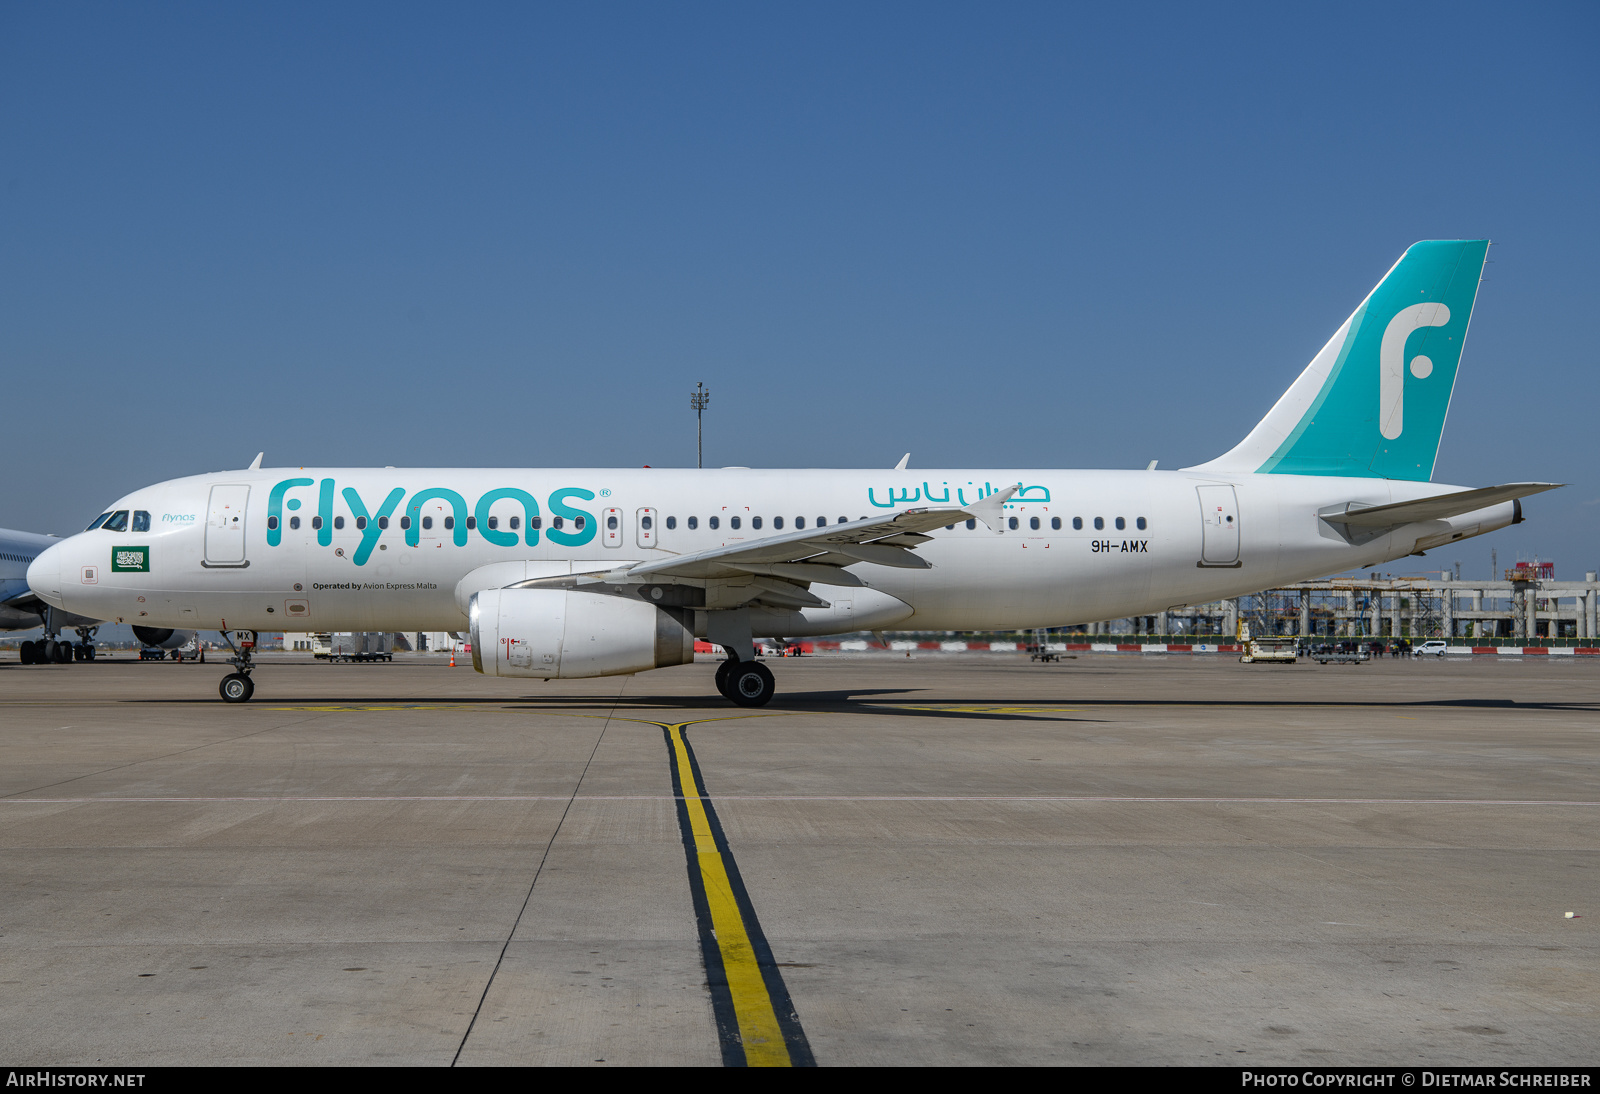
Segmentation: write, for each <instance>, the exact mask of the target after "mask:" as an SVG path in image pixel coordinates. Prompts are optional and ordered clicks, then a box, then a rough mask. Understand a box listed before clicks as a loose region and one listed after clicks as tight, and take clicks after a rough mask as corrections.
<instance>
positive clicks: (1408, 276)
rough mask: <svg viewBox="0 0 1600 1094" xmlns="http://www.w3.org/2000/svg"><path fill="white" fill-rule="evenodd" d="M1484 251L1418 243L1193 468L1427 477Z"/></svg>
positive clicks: (1463, 243)
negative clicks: (1293, 374) (1256, 416)
mask: <svg viewBox="0 0 1600 1094" xmlns="http://www.w3.org/2000/svg"><path fill="white" fill-rule="evenodd" d="M1488 252H1489V241H1488V240H1486V239H1467V240H1429V241H1426V242H1422V243H1415V244H1412V245H1411V247H1410V248H1408V249H1407V250H1406V253H1405V254H1403V255H1401V256H1400V261H1399V262H1396V263H1395V264H1394V267H1393V268H1392V269H1391V270H1390V271H1389V272H1388V273H1387V274H1385V275H1384V278H1383V280H1382V281H1380V282H1378V286H1377V288H1375V289H1373V290H1372V292H1371V293H1370V294H1368V296H1367V298H1366V300H1364V301H1362V303H1361V306H1360V307H1359V308H1357V309H1356V310H1355V314H1354V315H1352V316H1350V318H1349V319H1346V320H1345V321H1344V325H1343V326H1342V327H1340V328H1339V330H1338V332H1337V333H1335V334H1334V336H1333V338H1332V339H1331V340H1329V342H1328V344H1327V345H1326V346H1324V347H1322V351H1321V352H1320V353H1318V354H1317V355H1316V357H1314V358H1313V359H1312V361H1311V364H1310V365H1308V366H1306V370H1305V371H1304V372H1302V373H1301V374H1300V377H1299V379H1297V380H1295V382H1294V383H1293V384H1292V385H1291V386H1290V387H1289V390H1288V391H1286V392H1284V394H1283V397H1282V398H1280V399H1279V400H1278V401H1277V403H1276V404H1275V405H1274V406H1273V408H1272V409H1271V410H1270V411H1269V412H1268V413H1267V416H1266V417H1265V418H1263V419H1261V421H1260V422H1259V423H1258V424H1257V425H1256V427H1255V428H1254V429H1252V430H1251V431H1250V435H1249V436H1247V437H1246V438H1245V439H1244V440H1243V441H1241V442H1239V444H1238V445H1237V446H1236V447H1235V448H1234V449H1233V450H1232V451H1230V452H1228V453H1227V454H1225V455H1223V456H1220V457H1218V458H1217V459H1215V460H1212V461H1211V462H1210V463H1206V464H1201V465H1200V467H1199V468H1196V469H1195V470H1209V471H1218V472H1228V473H1235V474H1237V473H1241V472H1245V473H1248V472H1256V473H1260V474H1278V475H1352V476H1359V477H1363V478H1381V479H1411V480H1414V481H1420V482H1426V481H1427V480H1429V479H1431V478H1432V477H1433V464H1434V459H1435V458H1436V457H1437V456H1438V453H1439V439H1440V437H1441V436H1442V435H1443V433H1444V421H1445V415H1446V414H1447V413H1448V412H1449V410H1450V395H1451V393H1452V392H1453V391H1454V390H1455V384H1456V368H1457V366H1458V365H1459V364H1460V363H1461V347H1462V345H1463V343H1465V342H1466V338H1467V324H1468V322H1469V321H1470V320H1471V318H1472V305H1473V302H1474V301H1475V300H1476V299H1477V296H1478V282H1479V279H1480V278H1481V276H1482V273H1483V264H1484V260H1485V258H1486V257H1487V256H1488Z"/></svg>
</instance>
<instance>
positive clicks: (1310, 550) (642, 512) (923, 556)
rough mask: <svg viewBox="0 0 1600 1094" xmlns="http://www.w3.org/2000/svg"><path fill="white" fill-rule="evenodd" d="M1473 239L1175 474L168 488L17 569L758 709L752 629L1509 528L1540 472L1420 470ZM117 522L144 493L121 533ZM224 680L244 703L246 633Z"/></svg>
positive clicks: (1004, 602)
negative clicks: (1496, 476)
mask: <svg viewBox="0 0 1600 1094" xmlns="http://www.w3.org/2000/svg"><path fill="white" fill-rule="evenodd" d="M1487 249H1488V241H1486V240H1468V241H1435V242H1424V243H1418V244H1416V245H1414V246H1413V247H1411V248H1410V249H1408V250H1407V251H1406V253H1405V254H1404V255H1403V256H1402V257H1401V259H1400V261H1399V262H1397V263H1396V264H1395V265H1394V267H1393V268H1392V269H1391V270H1390V271H1389V273H1388V274H1387V275H1385V277H1384V279H1383V280H1382V281H1381V282H1380V283H1379V285H1378V286H1377V288H1375V289H1374V290H1373V291H1372V293H1371V294H1370V295H1369V296H1368V297H1367V299H1366V300H1365V301H1364V302H1363V303H1362V304H1361V306H1360V307H1359V308H1358V309H1356V312H1355V314H1353V315H1352V316H1351V317H1350V318H1349V319H1348V320H1346V321H1345V323H1344V324H1343V325H1342V326H1341V327H1340V328H1339V329H1338V331H1337V332H1336V333H1335V334H1334V336H1333V338H1332V339H1331V340H1330V341H1329V342H1328V344H1327V345H1326V346H1325V347H1324V348H1323V349H1322V351H1321V352H1320V353H1318V354H1317V355H1316V357H1315V358H1314V359H1313V360H1312V362H1311V364H1310V365H1309V366H1308V367H1307V368H1306V369H1305V371H1304V372H1302V373H1301V374H1300V377H1299V378H1298V379H1297V380H1295V382H1294V383H1293V384H1292V385H1291V386H1290V388H1289V390H1288V391H1287V392H1286V393H1285V394H1284V395H1283V397H1282V398H1280V399H1279V400H1278V402H1277V404H1276V405H1275V406H1273V408H1272V410H1271V411H1270V412H1269V413H1268V414H1267V416H1266V417H1265V418H1263V419H1262V421H1261V422H1260V424H1258V425H1257V426H1256V427H1255V429H1253V430H1252V431H1251V432H1250V434H1249V436H1247V437H1246V438H1245V439H1244V440H1243V441H1242V442H1240V443H1239V444H1238V445H1237V446H1236V447H1234V448H1233V449H1232V450H1231V451H1229V452H1227V453H1226V454H1224V455H1223V456H1221V457H1219V458H1217V459H1215V460H1212V461H1211V462H1209V463H1206V464H1202V465H1200V466H1197V467H1190V468H1185V469H1183V470H1180V471H1155V470H1149V471H1051V470H1015V469H999V468H996V469H988V470H971V469H948V470H938V471H912V470H910V469H908V468H907V467H906V461H905V460H902V461H901V463H900V466H898V467H896V468H895V469H893V470H889V471H860V470H856V471H848V470H846V471H840V470H785V471H778V470H772V471H758V470H749V469H745V468H724V469H722V470H707V471H700V470H658V469H650V468H645V469H628V470H601V469H567V470H541V469H530V470H513V469H506V470H492V469H432V468H427V469H423V468H383V469H354V468H298V469H294V470H289V471H285V470H267V469H263V468H261V467H260V462H261V458H260V457H259V456H258V457H257V458H256V462H255V463H254V464H252V465H251V467H250V468H249V469H247V470H244V471H230V472H222V473H216V474H208V475H197V476H194V477H192V478H184V479H174V480H172V481H169V482H164V483H160V484H158V485H155V486H151V487H148V488H146V489H143V490H137V491H135V492H134V493H132V494H129V495H127V496H126V497H124V498H122V499H121V500H119V501H117V502H116V503H114V504H113V505H112V506H111V508H110V509H108V510H107V512H106V514H105V515H104V516H102V517H101V518H100V519H99V520H97V521H96V522H95V523H94V524H93V525H91V526H90V528H89V529H88V530H87V531H85V532H83V533H81V534H80V535H77V536H73V537H72V538H70V539H68V540H65V541H63V542H61V543H59V544H57V545H56V546H53V547H51V548H50V549H48V550H47V551H45V552H44V553H43V554H41V555H40V556H39V557H38V559H37V560H35V561H34V563H33V564H32V566H31V567H30V569H29V570H28V581H29V583H30V584H31V585H32V587H33V589H34V590H35V591H36V592H37V593H38V595H39V596H41V597H42V598H43V599H44V600H46V601H48V602H49V603H50V604H52V605H55V606H56V607H59V608H62V609H65V610H68V611H72V612H77V613H80V614H84V615H91V616H97V617H104V618H109V619H116V620H117V621H119V622H128V623H134V624H138V625H141V626H145V627H163V628H165V627H171V628H185V629H195V628H207V629H210V628H216V629H219V630H221V631H223V632H224V635H225V636H226V635H227V634H228V632H230V631H231V632H239V631H245V632H249V631H259V630H267V629H288V630H317V631H337V630H407V631H417V630H423V631H428V630H434V631H441V630H443V631H449V630H453V631H459V630H470V631H471V634H472V651H473V653H472V657H473V665H474V667H475V668H477V669H478V671H480V672H484V673H488V674H490V675H495V676H515V677H543V678H551V677H593V676H609V675H616V674H623V673H635V672H640V671H643V670H645V669H651V668H657V667H662V666H667V665H678V664H684V663H687V662H689V661H691V660H692V659H693V642H694V639H695V638H696V637H704V638H706V639H708V640H710V641H711V642H713V643H715V644H717V645H720V646H722V647H723V648H724V649H725V650H726V652H727V657H728V659H727V660H726V661H725V662H723V664H722V665H721V667H720V668H719V669H718V671H717V676H716V683H717V687H718V689H719V690H720V691H721V692H722V693H723V694H724V695H725V696H727V697H728V698H729V699H731V700H732V701H733V702H735V703H739V704H741V705H746V706H758V705H761V704H763V703H766V702H767V701H768V700H769V699H770V698H771V697H772V694H773V689H774V684H773V678H772V674H771V673H770V672H769V671H768V670H767V668H766V667H765V666H764V665H762V664H761V663H760V662H758V661H756V660H754V658H753V656H752V650H751V647H752V641H753V639H754V638H756V637H778V636H782V637H788V638H794V637H800V636H804V635H820V634H835V633H839V632H845V631H859V630H867V629H881V628H886V627H895V628H916V629H919V630H987V629H997V628H1006V629H1011V628H1025V627H1047V626H1062V625H1068V624H1073V623H1079V622H1086V621H1091V620H1096V619H1106V618H1111V617H1119V616H1128V615H1138V614H1146V613H1151V612H1159V611H1161V610H1163V609H1166V608H1168V607H1172V606H1176V605H1182V604H1193V603H1202V602H1205V601H1210V600H1214V599H1217V598H1219V597H1228V596H1236V595H1240V594H1244V593H1249V592H1252V591H1255V590H1259V589H1263V588H1268V587H1271V586H1275V585H1281V584H1285V583H1288V582H1293V581H1298V580H1302V579H1306V578H1312V577H1317V576H1320V575H1324V574H1328V573H1335V572H1338V571H1341V570H1346V569H1350V568H1352V567H1358V566H1370V565H1375V564H1377V563H1380V562H1383V561H1386V560H1389V559H1394V558H1399V557H1402V556H1404V555H1409V554H1416V553H1421V552H1423V551H1425V550H1427V549H1428V548H1430V547H1434V546H1437V545H1440V544H1445V543H1450V542H1453V541H1455V540H1459V539H1464V538H1466V537H1468V536H1476V535H1481V534H1483V533H1484V532H1488V531H1491V530H1493V529H1496V528H1501V527H1504V526H1506V525H1508V524H1512V523H1515V522H1517V521H1519V520H1520V519H1521V508H1520V503H1519V502H1518V501H1517V500H1516V499H1518V498H1521V497H1525V496H1527V495H1529V494H1533V493H1537V492H1539V491H1541V490H1547V489H1552V488H1553V484H1548V483H1513V484H1509V485H1503V486H1492V487H1486V488H1482V489H1469V488H1466V487H1458V486H1443V485H1440V484H1436V483H1433V482H1430V481H1429V480H1430V479H1431V478H1432V474H1433V465H1434V459H1435V456H1436V454H1437V451H1438V445H1439V438H1440V433H1441V431H1442V429H1443V426H1444V420H1445V413H1446V410H1447V409H1448V407H1449V402H1450V395H1451V392H1452V390H1453V388H1454V385H1455V377H1456V368H1457V365H1458V363H1459V361H1460V356H1461V346H1462V342H1463V340H1464V339H1465V336H1466V332H1467V322H1468V319H1469V318H1470V316H1471V313H1472V305H1473V302H1474V301H1475V299H1476V296H1477V290H1478V282H1479V277H1480V274H1481V272H1482V269H1483V263H1484V258H1485V255H1486V253H1487ZM130 513H135V514H137V513H148V514H150V523H149V530H148V532H142V531H141V532H134V531H132V530H131V528H132V526H131V525H130V523H129V520H130V517H129V514H130ZM233 664H234V666H235V670H236V671H234V672H232V673H230V674H229V675H228V676H227V677H225V678H224V680H223V682H222V686H221V692H222V696H223V698H224V699H226V700H228V701H231V702H239V701H243V700H246V699H248V698H249V697H250V695H251V694H252V692H253V690H254V687H253V684H252V682H251V679H250V676H249V673H250V670H251V662H250V649H249V646H248V645H245V644H244V643H240V644H239V648H238V649H237V650H236V654H235V658H234V661H233Z"/></svg>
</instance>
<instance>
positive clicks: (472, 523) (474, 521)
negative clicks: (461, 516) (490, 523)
mask: <svg viewBox="0 0 1600 1094" xmlns="http://www.w3.org/2000/svg"><path fill="white" fill-rule="evenodd" d="M477 526H478V518H477V517H468V518H467V529H468V531H471V530H472V529H474V528H476V527H477Z"/></svg>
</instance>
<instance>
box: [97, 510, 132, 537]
mask: <svg viewBox="0 0 1600 1094" xmlns="http://www.w3.org/2000/svg"><path fill="white" fill-rule="evenodd" d="M100 527H102V528H104V529H105V530H106V531H108V532H126V531H127V530H128V511H127V510H126V509H118V510H117V511H116V512H115V513H112V514H111V516H110V518H109V519H107V521H106V522H105V523H104V524H102V525H101V526H100Z"/></svg>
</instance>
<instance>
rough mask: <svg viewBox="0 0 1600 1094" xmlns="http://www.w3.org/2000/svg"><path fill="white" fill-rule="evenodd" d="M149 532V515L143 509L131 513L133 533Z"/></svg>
mask: <svg viewBox="0 0 1600 1094" xmlns="http://www.w3.org/2000/svg"><path fill="white" fill-rule="evenodd" d="M149 530H150V514H149V513H147V512H145V511H144V510H143V509H135V510H134V511H133V531H135V532H148V531H149Z"/></svg>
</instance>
